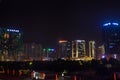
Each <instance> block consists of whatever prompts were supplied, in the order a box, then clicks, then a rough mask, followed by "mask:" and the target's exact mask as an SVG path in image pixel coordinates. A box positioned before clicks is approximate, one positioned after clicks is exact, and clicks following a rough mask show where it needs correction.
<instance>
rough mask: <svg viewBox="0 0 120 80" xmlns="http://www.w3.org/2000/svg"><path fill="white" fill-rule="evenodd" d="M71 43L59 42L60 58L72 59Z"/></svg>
mask: <svg viewBox="0 0 120 80" xmlns="http://www.w3.org/2000/svg"><path fill="white" fill-rule="evenodd" d="M71 48H72V47H71V42H70V41H67V40H60V41H59V52H58V53H59V54H58V58H70V57H71V53H72V52H71Z"/></svg>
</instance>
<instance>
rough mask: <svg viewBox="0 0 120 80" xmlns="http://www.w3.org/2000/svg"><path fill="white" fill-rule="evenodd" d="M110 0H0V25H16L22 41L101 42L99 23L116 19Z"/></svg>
mask: <svg viewBox="0 0 120 80" xmlns="http://www.w3.org/2000/svg"><path fill="white" fill-rule="evenodd" d="M119 18H120V2H118V1H115V0H113V1H110V0H83V1H82V0H0V26H1V27H6V26H14V27H20V28H22V29H23V31H24V41H25V42H40V43H42V44H43V45H48V46H50V45H51V46H53V45H55V44H56V43H57V42H58V40H60V39H68V40H74V39H85V40H96V41H97V42H99V41H101V30H100V29H101V28H100V27H101V25H102V24H103V23H104V22H107V21H111V20H112V21H118V22H119Z"/></svg>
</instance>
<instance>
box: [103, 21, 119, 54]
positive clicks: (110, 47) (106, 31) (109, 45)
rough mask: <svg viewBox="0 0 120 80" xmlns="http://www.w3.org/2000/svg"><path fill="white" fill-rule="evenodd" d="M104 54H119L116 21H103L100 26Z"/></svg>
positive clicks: (117, 25)
mask: <svg viewBox="0 0 120 80" xmlns="http://www.w3.org/2000/svg"><path fill="white" fill-rule="evenodd" d="M102 31H103V43H104V46H105V53H106V54H120V26H119V24H118V23H114V22H112V23H110V22H109V23H105V24H103V27H102Z"/></svg>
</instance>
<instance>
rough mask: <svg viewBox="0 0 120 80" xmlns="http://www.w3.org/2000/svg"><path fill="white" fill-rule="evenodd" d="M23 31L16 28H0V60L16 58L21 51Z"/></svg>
mask: <svg viewBox="0 0 120 80" xmlns="http://www.w3.org/2000/svg"><path fill="white" fill-rule="evenodd" d="M22 46H23V32H22V30H21V29H16V28H0V58H1V60H18V59H19V56H20V54H21V53H22V50H23V49H22Z"/></svg>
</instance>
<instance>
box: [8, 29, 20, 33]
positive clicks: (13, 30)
mask: <svg viewBox="0 0 120 80" xmlns="http://www.w3.org/2000/svg"><path fill="white" fill-rule="evenodd" d="M7 31H8V32H19V30H16V29H7Z"/></svg>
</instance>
